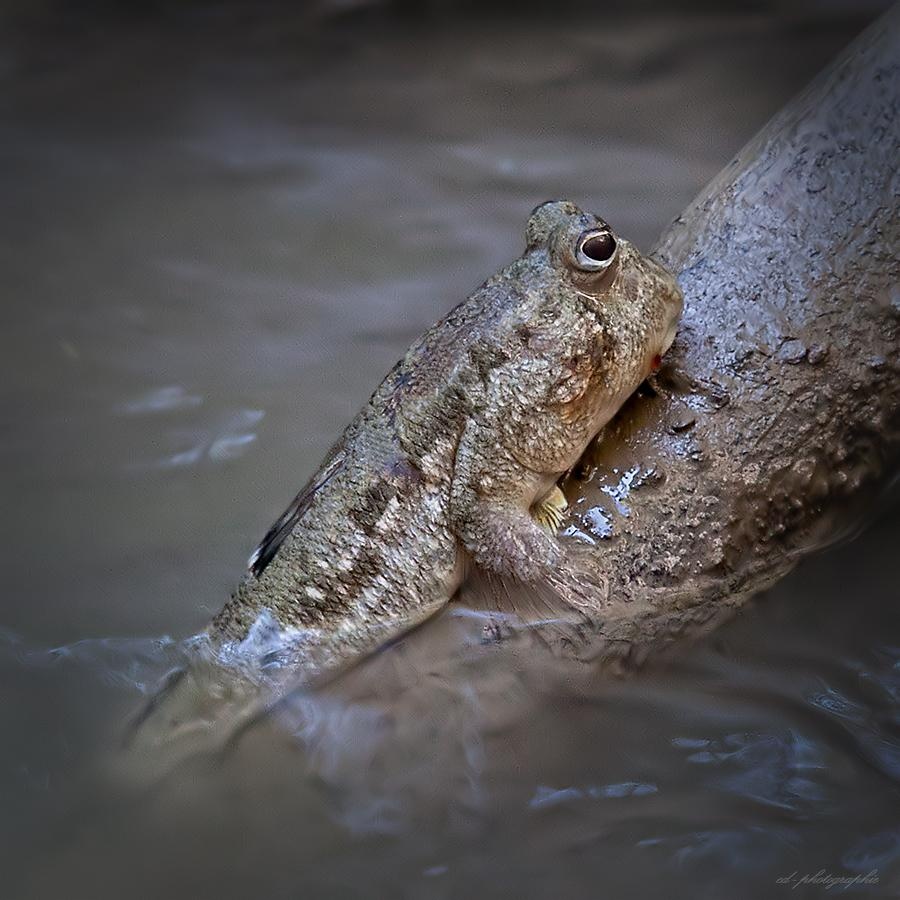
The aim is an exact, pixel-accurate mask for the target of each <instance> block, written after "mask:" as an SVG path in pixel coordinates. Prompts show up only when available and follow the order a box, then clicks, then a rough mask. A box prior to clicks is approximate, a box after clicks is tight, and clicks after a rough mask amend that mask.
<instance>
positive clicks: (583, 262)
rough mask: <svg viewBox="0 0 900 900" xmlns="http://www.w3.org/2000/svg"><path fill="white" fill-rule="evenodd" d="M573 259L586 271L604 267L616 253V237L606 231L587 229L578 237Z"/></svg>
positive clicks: (594, 270)
mask: <svg viewBox="0 0 900 900" xmlns="http://www.w3.org/2000/svg"><path fill="white" fill-rule="evenodd" d="M577 247H578V249H577V251H576V254H575V259H576V260H577V262H578V266H579V268H582V269H585V270H587V271H588V272H597V271H599V270H600V269H605V268H606V267H607V266H608V265H609V264H610V263H611V262H612V261H613V258H614V257H615V255H616V239H615V238H614V237H613V236H612V235H611V234H610V233H609V232H608V231H587V232H585V233H584V234H582V235H581V237H579V238H578V244H577Z"/></svg>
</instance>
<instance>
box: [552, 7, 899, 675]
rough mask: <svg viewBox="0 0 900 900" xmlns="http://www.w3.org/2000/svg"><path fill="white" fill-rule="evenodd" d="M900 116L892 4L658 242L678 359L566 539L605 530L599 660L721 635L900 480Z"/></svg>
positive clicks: (593, 460) (612, 447)
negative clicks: (677, 305)
mask: <svg viewBox="0 0 900 900" xmlns="http://www.w3.org/2000/svg"><path fill="white" fill-rule="evenodd" d="M898 102H900V7H895V8H894V9H893V10H892V11H891V12H890V13H888V14H887V15H886V16H885V17H884V18H882V19H881V20H880V21H878V22H877V23H876V24H875V25H874V26H873V27H871V28H870V29H869V30H868V31H867V32H865V33H864V34H863V35H862V36H861V37H860V38H859V39H858V40H857V41H856V42H855V43H854V44H853V45H852V46H851V47H850V48H849V49H848V50H847V51H846V52H845V53H844V55H843V56H841V57H840V58H839V59H837V60H836V61H835V62H834V63H833V64H832V65H831V66H830V67H829V68H828V69H827V70H826V71H825V72H823V73H822V74H821V75H820V76H819V77H818V78H817V79H816V81H814V82H813V84H812V85H810V86H809V87H808V88H807V89H806V91H805V92H804V93H802V94H801V95H800V96H798V97H797V98H796V99H795V100H794V101H792V102H791V103H790V104H789V105H788V106H787V107H786V108H785V109H784V110H783V111H782V112H781V113H780V114H779V115H777V116H776V117H775V118H774V119H773V120H772V121H771V122H770V123H769V124H768V125H767V126H766V127H765V128H764V129H763V130H762V131H761V132H760V134H759V135H758V136H757V137H756V138H755V139H754V140H753V141H751V142H750V144H748V145H747V147H746V148H745V149H744V150H743V151H742V152H741V153H740V154H739V156H738V157H737V158H736V159H735V160H734V161H733V162H732V163H731V164H730V165H729V166H728V167H727V168H726V169H725V170H724V171H723V172H722V173H721V174H720V175H719V176H718V177H717V178H716V179H715V180H714V181H713V182H712V183H711V184H710V185H709V186H708V187H707V188H706V189H705V190H704V191H703V192H702V194H701V195H700V196H699V198H698V199H697V200H696V201H695V202H694V203H693V205H692V206H690V207H689V208H688V209H687V210H686V212H685V213H684V214H683V215H681V216H680V217H679V218H678V219H677V220H676V221H675V222H674V223H673V224H672V225H671V227H670V228H669V229H668V231H667V232H666V233H665V234H664V235H663V237H662V239H661V241H660V243H659V245H658V247H657V249H656V251H655V255H656V257H657V258H658V259H659V260H660V261H661V262H662V263H663V264H664V265H666V266H667V267H668V268H669V269H671V270H672V271H673V272H675V273H677V274H678V279H679V282H680V284H681V286H682V288H683V290H684V294H685V299H686V310H685V315H684V320H683V324H682V327H681V329H680V333H679V336H678V338H677V341H676V344H675V345H674V347H673V348H672V351H671V352H670V355H669V356H668V357H667V364H666V366H665V368H664V370H663V371H662V372H661V373H660V378H659V382H658V385H657V387H658V390H657V392H656V393H655V395H651V396H649V397H648V396H647V392H646V391H645V392H644V395H643V396H638V397H636V398H634V399H633V400H632V401H631V402H630V403H629V405H628V406H627V407H626V408H625V409H624V410H623V411H622V412H621V413H620V415H619V417H618V418H617V419H616V420H615V421H614V422H612V423H611V424H610V426H609V427H608V429H607V433H606V434H605V436H604V438H603V441H602V443H599V444H597V445H596V446H595V447H594V448H592V449H591V450H590V451H589V454H588V457H587V459H586V462H587V463H588V466H587V471H588V472H590V475H589V477H588V478H587V480H580V481H579V480H573V481H572V482H570V483H569V484H568V485H567V490H566V493H567V496H568V498H569V501H570V503H571V504H572V506H571V507H570V516H569V521H568V523H567V524H568V525H569V527H570V530H578V531H580V532H582V534H586V535H590V530H591V529H590V527H589V525H591V524H592V525H593V526H594V535H593V537H594V539H595V540H596V553H597V554H598V556H599V558H600V563H601V565H602V568H603V570H604V571H605V572H607V573H609V582H610V583H609V596H608V598H607V599H606V601H605V602H604V603H603V606H602V611H601V612H600V619H601V622H600V624H599V626H598V627H599V642H598V648H599V649H598V652H599V654H600V655H601V656H621V655H622V654H626V655H631V656H637V657H641V656H643V655H645V654H646V651H647V650H648V649H649V648H652V647H653V646H658V645H659V643H660V642H667V641H670V640H671V639H672V638H674V637H676V636H678V635H680V634H683V633H684V632H685V631H692V630H697V629H703V628H709V627H711V626H712V625H713V624H715V623H717V622H718V621H720V620H721V619H722V618H723V617H726V616H727V615H728V614H729V613H730V612H732V611H734V610H735V609H736V608H737V607H739V606H740V605H741V604H742V603H744V602H745V600H746V599H748V598H749V597H750V596H751V595H753V594H755V593H757V592H759V591H760V590H762V589H764V588H766V587H767V586H769V585H770V584H771V583H772V582H774V581H775V580H777V579H779V578H781V577H782V576H784V575H785V574H786V573H787V572H788V571H789V570H790V569H791V568H792V567H793V566H794V565H795V564H796V562H797V561H798V560H799V558H800V557H801V556H802V555H803V553H804V552H805V551H807V550H808V549H810V548H813V547H817V546H821V545H822V544H823V543H824V542H827V541H828V540H830V539H831V538H832V536H833V535H834V533H835V529H836V528H837V527H838V524H839V523H840V522H841V521H842V512H843V513H844V519H843V520H845V511H846V507H847V501H848V499H850V498H858V497H860V496H866V495H867V491H866V489H867V488H871V487H874V486H875V485H877V483H878V482H879V480H883V479H884V477H885V476H886V475H887V474H888V473H889V472H890V471H891V470H892V468H893V466H894V464H895V461H896V458H897V451H898V447H900V378H898V359H897V357H898V350H900V341H898V338H900V241H898V231H900V221H898V215H897V199H898V187H900V179H898V172H897V170H898V166H900V108H898ZM651 393H652V392H651ZM626 490H627V491H628V496H627V498H624V494H625V492H626ZM623 498H624V499H623ZM611 500H613V501H615V500H617V501H618V503H617V504H616V503H615V502H613V503H610V501H611ZM604 502H605V506H604ZM598 522H599V524H600V525H601V526H602V527H601V528H600V529H598V528H597V527H596V526H597V524H598ZM604 527H605V528H608V529H609V530H610V531H611V534H610V535H609V536H608V537H599V536H598V534H601V533H602V530H603V528H604ZM592 644H593V642H592Z"/></svg>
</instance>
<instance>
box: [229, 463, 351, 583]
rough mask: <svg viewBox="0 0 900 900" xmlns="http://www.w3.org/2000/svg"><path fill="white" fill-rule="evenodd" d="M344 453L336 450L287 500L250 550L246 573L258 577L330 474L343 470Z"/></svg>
mask: <svg viewBox="0 0 900 900" xmlns="http://www.w3.org/2000/svg"><path fill="white" fill-rule="evenodd" d="M343 464H344V450H343V448H341V449H339V450H338V451H337V452H336V453H335V454H334V455H333V456H332V457H331V459H329V460H328V462H327V463H326V464H325V465H324V466H323V467H322V468H321V469H319V471H318V472H316V474H315V475H314V476H313V477H312V478H311V479H310V480H309V482H308V483H307V485H306V486H305V487H304V488H303V490H301V491H300V493H299V494H297V496H296V497H294V499H293V500H292V501H291V505H290V506H289V507H288V508H287V509H286V510H285V511H284V512H283V513H282V514H281V516H280V517H279V519H278V521H277V522H276V523H275V524H274V525H273V526H272V527H271V528H270V529H269V530H268V531H267V532H266V535H265V537H264V538H263V539H262V540H261V541H260V543H259V546H258V547H257V548H256V549H255V550H254V551H253V553H252V554H251V556H250V559H249V560H248V562H247V567H248V568H249V570H250V573H251V574H252V575H253V576H254V577H255V578H259V576H260V575H262V573H263V570H264V569H265V568H266V566H267V565H268V564H269V563H270V562H271V561H272V558H273V557H274V556H275V554H276V553H277V552H278V548H279V547H280V546H281V545H282V543H283V542H284V539H285V538H286V537H287V536H288V535H289V534H290V533H291V531H293V529H294V526H295V525H296V524H297V522H299V521H300V519H301V518H302V516H303V514H304V513H305V512H306V511H307V510H308V509H309V507H310V506H311V504H312V502H313V500H314V499H315V496H316V494H317V493H318V492H319V491H320V490H321V489H322V488H323V487H325V485H326V484H328V482H329V481H331V479H332V478H333V477H334V475H335V474H336V473H337V472H338V471H339V470H340V469H341V468H342V467H343Z"/></svg>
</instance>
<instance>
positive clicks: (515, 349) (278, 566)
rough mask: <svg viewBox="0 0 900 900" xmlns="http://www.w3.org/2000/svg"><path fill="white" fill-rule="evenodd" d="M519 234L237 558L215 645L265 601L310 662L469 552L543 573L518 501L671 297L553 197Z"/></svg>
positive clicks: (415, 606)
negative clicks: (500, 264)
mask: <svg viewBox="0 0 900 900" xmlns="http://www.w3.org/2000/svg"><path fill="white" fill-rule="evenodd" d="M526 244H527V246H526V250H525V253H524V254H523V255H522V256H521V257H520V258H519V259H517V260H515V261H514V262H513V263H511V264H510V265H509V266H507V267H506V268H504V269H503V270H501V271H500V272H499V273H498V274H496V275H495V276H493V277H492V278H490V279H489V280H488V281H487V282H485V284H484V285H482V286H481V287H480V288H479V289H478V290H477V291H475V292H474V293H473V294H472V295H471V296H470V297H469V298H468V299H466V300H465V301H464V302H463V303H461V304H460V305H459V306H457V307H456V308H455V309H453V310H452V311H451V312H450V313H448V314H447V315H446V316H445V317H444V318H443V319H441V320H440V321H439V322H438V323H437V324H436V325H434V326H433V327H432V328H430V329H429V330H428V331H427V332H426V333H425V334H424V335H423V336H422V337H421V338H419V340H417V341H416V342H415V343H414V344H413V346H412V347H410V349H409V350H408V352H407V353H406V355H405V356H404V357H403V359H402V360H400V361H399V362H398V363H397V364H396V365H395V366H394V368H393V369H392V370H391V371H390V373H389V374H388V375H387V377H386V378H385V379H384V381H383V382H382V383H381V385H380V386H379V387H378V389H377V390H376V391H375V393H374V394H373V395H372V397H371V399H370V400H369V402H368V403H367V404H366V405H365V407H364V408H363V410H362V411H361V412H360V413H359V415H358V416H357V417H356V419H354V421H353V422H352V423H351V424H350V426H349V427H348V428H347V430H346V431H345V432H344V434H343V436H342V437H341V439H340V440H339V441H338V443H337V444H336V445H335V446H334V447H333V448H332V450H331V451H330V452H329V454H328V456H327V457H326V459H325V461H324V462H323V464H322V466H321V467H320V469H319V470H318V471H317V472H316V474H315V475H314V476H313V477H312V478H311V479H310V481H309V483H308V484H307V486H306V487H305V488H304V489H303V490H302V491H301V492H300V494H298V496H297V498H296V499H295V501H294V502H293V503H292V504H291V506H290V507H289V508H288V510H287V511H286V512H285V514H284V515H283V516H282V517H281V519H279V521H278V522H277V523H276V524H275V525H274V526H273V528H272V529H271V530H270V531H269V533H268V534H267V535H266V537H265V538H264V540H263V542H262V544H261V545H260V547H259V548H258V550H257V551H256V553H255V554H254V555H253V557H252V558H251V567H250V572H249V574H248V575H247V577H246V578H245V579H244V581H243V582H242V583H241V584H240V586H239V587H238V589H237V591H236V592H235V594H234V595H233V596H232V598H231V600H230V601H229V602H228V604H227V605H226V606H225V608H224V609H223V610H222V612H221V613H219V615H218V616H217V617H216V618H215V619H214V621H213V622H212V624H211V626H210V628H209V632H208V633H209V635H210V637H211V638H212V640H213V642H214V643H215V644H219V645H221V644H223V643H225V642H238V641H241V640H242V639H243V638H244V637H245V636H246V635H247V633H248V631H249V629H250V627H251V625H252V624H253V623H254V621H256V620H257V618H258V617H259V616H260V614H261V613H262V612H263V611H265V610H267V611H268V612H269V613H271V615H272V616H274V619H275V620H276V621H277V623H278V624H279V625H280V626H281V627H282V628H284V629H286V630H287V631H289V632H292V633H294V634H296V635H297V640H296V642H295V644H294V650H293V651H292V655H291V659H290V664H291V665H294V666H297V667H300V668H301V669H302V671H303V672H304V673H309V675H310V676H314V675H318V674H321V673H325V672H331V671H334V670H336V669H337V668H339V667H340V666H341V665H343V664H345V663H348V662H351V661H353V660H355V659H358V658H360V657H361V656H362V655H364V654H366V653H369V652H371V651H372V650H374V649H376V648H377V647H379V646H381V645H383V644H385V643H387V642H388V641H390V640H392V639H393V638H395V637H397V636H399V635H400V634H402V633H403V632H405V631H407V630H408V629H410V628H412V627H414V626H415V625H417V624H419V623H420V622H422V621H424V620H425V619H427V618H428V617H430V616H431V615H433V614H434V613H435V612H437V611H438V610H440V609H441V608H442V607H443V606H444V605H445V604H446V603H447V602H448V601H449V600H450V598H451V597H452V596H453V594H454V593H455V592H456V590H457V589H458V587H459V585H460V583H461V581H462V579H463V578H464V576H465V573H466V571H467V567H468V566H469V565H471V564H472V562H473V561H474V562H475V563H476V564H477V565H479V566H481V567H483V568H485V569H487V570H490V571H493V572H497V573H500V574H502V575H506V576H511V577H513V578H517V579H519V580H522V581H531V580H536V579H541V578H548V577H550V576H554V575H557V574H558V571H559V569H560V565H561V562H562V560H563V551H562V549H561V545H560V544H559V542H558V541H557V539H556V538H555V537H554V536H553V535H552V534H550V533H548V531H547V530H546V529H544V528H541V527H540V526H538V525H537V524H536V523H535V521H534V519H533V516H532V514H531V509H532V506H533V505H534V504H535V502H537V501H539V500H540V499H541V497H542V496H543V495H545V494H546V493H547V492H548V491H549V490H550V489H552V487H553V485H554V484H555V483H556V481H557V480H558V479H559V477H560V476H561V475H562V474H563V473H564V472H566V471H567V470H568V469H569V468H570V467H571V466H572V465H573V464H574V463H575V462H576V461H577V459H578V458H579V456H580V455H581V454H582V453H583V451H584V449H585V448H586V446H587V445H588V443H589V442H590V440H591V439H592V438H593V437H594V436H595V435H596V434H597V433H598V432H599V431H600V429H601V428H602V427H603V425H605V424H606V422H607V421H609V419H610V418H611V417H612V416H613V415H615V413H616V412H617V411H618V409H619V408H620V407H621V405H622V404H623V403H624V402H625V400H626V399H627V398H628V396H630V394H631V393H632V392H633V391H634V390H635V389H636V388H637V386H638V385H639V384H640V382H641V381H643V379H644V378H646V376H647V375H648V374H649V372H650V371H651V369H652V368H653V367H654V365H655V364H657V363H658V359H659V357H660V356H661V355H662V354H663V353H665V351H666V350H667V349H668V347H669V345H670V344H671V342H672V339H673V337H674V333H675V328H676V325H677V321H678V318H679V316H680V314H681V308H682V297H681V292H680V291H679V289H678V286H677V284H676V283H675V281H674V279H673V278H672V276H671V275H669V274H668V273H667V272H665V271H664V270H663V269H661V268H660V267H659V266H658V265H657V264H656V263H654V262H652V261H651V260H649V259H647V258H645V257H643V256H642V255H641V254H640V253H639V252H638V251H637V250H636V249H635V248H634V247H632V246H631V245H630V244H629V243H628V242H627V241H624V240H623V239H621V238H618V237H617V236H615V235H614V234H613V233H612V232H611V230H610V229H609V226H608V225H607V224H606V223H605V222H604V221H603V220H602V219H599V218H598V217H596V216H594V215H591V214H585V213H583V212H582V211H581V210H580V209H578V207H576V206H575V205H574V204H572V203H569V202H567V201H551V202H549V203H545V204H542V205H541V206H539V207H537V208H536V209H535V211H534V212H533V213H532V215H531V218H530V219H529V223H528V228H527V231H526ZM610 247H612V250H611V251H610ZM607 253H611V255H610V258H608V259H607V258H604V257H605V255H606V254H607ZM592 254H593V255H592Z"/></svg>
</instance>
